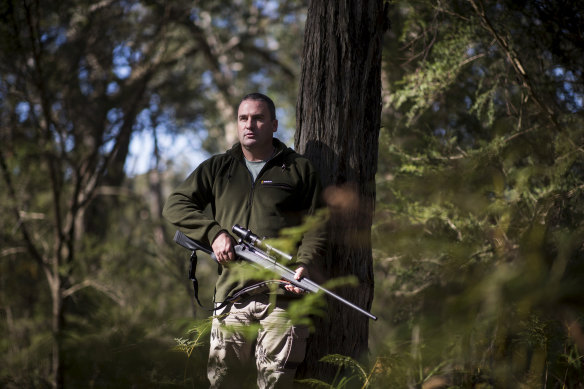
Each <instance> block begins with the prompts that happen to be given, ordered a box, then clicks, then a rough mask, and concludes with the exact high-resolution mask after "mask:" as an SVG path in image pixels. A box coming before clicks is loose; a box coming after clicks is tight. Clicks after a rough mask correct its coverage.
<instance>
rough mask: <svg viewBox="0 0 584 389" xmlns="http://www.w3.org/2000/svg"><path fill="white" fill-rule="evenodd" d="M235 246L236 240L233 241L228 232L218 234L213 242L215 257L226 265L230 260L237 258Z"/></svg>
mask: <svg viewBox="0 0 584 389" xmlns="http://www.w3.org/2000/svg"><path fill="white" fill-rule="evenodd" d="M233 246H235V242H234V241H233V238H232V237H231V235H229V234H228V233H227V232H222V233H220V234H219V235H217V237H216V238H215V240H214V241H213V243H212V244H211V248H212V249H213V253H215V257H217V262H219V263H220V264H221V265H223V266H225V265H227V264H228V263H229V262H231V261H233V260H235V251H234V249H233Z"/></svg>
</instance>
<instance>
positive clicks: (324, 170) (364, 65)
mask: <svg viewBox="0 0 584 389" xmlns="http://www.w3.org/2000/svg"><path fill="white" fill-rule="evenodd" d="M387 27H388V20H387V17H386V12H385V11H384V7H383V2H382V1H380V0H369V1H361V0H343V1H336V0H330V1H322V0H313V1H311V2H310V5H309V8H308V17H307V22H306V32H305V35H304V36H305V39H304V53H303V63H302V73H301V79H300V90H299V95H298V102H297V112H296V117H297V130H296V138H295V147H296V149H297V150H298V151H299V152H300V153H303V154H304V155H306V156H307V157H308V158H309V159H311V161H312V162H313V163H314V164H315V166H316V167H317V169H318V170H319V171H320V172H321V178H322V182H323V186H324V187H325V188H326V189H325V192H324V194H325V199H326V201H327V204H328V206H329V209H330V211H331V219H330V223H329V248H328V253H327V257H326V259H325V262H324V264H323V268H324V272H325V276H326V277H329V278H336V277H343V276H347V275H354V276H355V277H356V278H357V280H358V286H357V287H346V288H343V289H341V290H339V294H341V295H343V296H344V297H346V298H347V299H348V300H350V301H352V302H354V303H356V304H357V305H359V306H361V307H364V308H366V309H370V307H371V303H372V300H373V285H374V283H373V270H372V269H373V261H372V254H371V224H372V217H373V210H374V203H375V172H376V170H377V149H378V136H379V128H380V115H381V50H382V47H381V42H382V36H383V33H384V32H385V31H386V29H387ZM328 304H329V310H328V317H327V318H325V319H323V320H322V322H320V323H318V324H317V332H316V333H315V334H314V335H313V336H312V338H311V341H310V343H309V347H308V351H307V357H306V360H305V362H304V364H303V366H301V368H300V369H299V375H300V376H303V377H317V378H321V379H323V378H324V379H326V378H327V376H329V375H330V374H331V372H332V370H330V371H329V370H327V369H329V368H327V366H326V364H322V363H318V360H319V359H320V358H321V357H322V356H324V355H328V354H342V355H347V356H351V357H354V358H362V357H365V356H366V354H367V349H368V344H367V343H368V335H369V319H368V318H367V317H365V316H363V315H361V314H359V313H357V312H355V311H353V310H351V309H350V308H346V307H345V306H343V305H340V304H338V303H336V302H335V301H329V302H328ZM332 369H333V370H336V367H333V368H332Z"/></svg>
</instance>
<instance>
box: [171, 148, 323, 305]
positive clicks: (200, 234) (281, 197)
mask: <svg viewBox="0 0 584 389" xmlns="http://www.w3.org/2000/svg"><path fill="white" fill-rule="evenodd" d="M273 143H274V147H275V153H274V156H273V157H272V158H271V159H270V160H269V161H267V162H266V165H265V166H264V167H263V169H262V170H261V172H260V173H259V175H258V176H257V178H256V180H255V182H252V177H251V174H250V173H249V170H248V169H247V167H246V165H245V161H244V157H243V152H242V150H241V145H240V144H239V143H237V144H235V145H234V146H233V147H232V148H231V149H230V150H228V151H227V152H226V153H224V154H220V155H215V156H213V157H211V158H209V159H208V160H206V161H205V162H203V163H202V164H201V165H199V166H198V167H197V168H196V169H195V171H193V172H192V173H191V174H190V175H189V177H188V178H187V179H186V180H185V181H184V182H183V183H182V184H181V185H180V186H179V187H178V188H176V190H175V191H174V192H173V193H172V194H171V195H170V196H169V198H168V200H167V201H166V204H165V205H164V209H163V211H162V214H163V216H164V217H165V218H166V219H167V220H168V221H169V222H171V223H172V224H174V225H175V226H176V227H177V228H178V229H179V230H180V231H182V232H183V233H184V234H186V235H187V236H189V237H190V238H192V239H195V240H198V241H200V242H202V243H204V244H208V245H209V246H210V245H211V243H212V242H213V240H214V239H215V237H216V236H217V235H218V234H219V233H220V232H221V231H227V232H231V228H232V227H233V225H234V224H239V225H240V226H242V227H244V228H248V229H250V230H251V231H252V232H254V233H255V234H256V235H258V236H260V237H266V238H274V237H277V236H278V234H279V232H280V230H281V229H283V228H286V227H292V226H297V225H300V224H301V223H302V222H303V218H304V217H305V216H307V215H311V214H314V213H315V211H316V210H317V209H318V208H319V207H320V206H321V184H320V179H319V174H318V172H317V171H316V170H315V169H314V167H313V166H312V164H311V163H310V162H309V161H308V159H306V158H304V157H302V156H301V155H299V154H297V153H296V152H295V151H293V150H292V149H290V148H288V147H286V146H285V145H284V144H283V143H282V142H280V141H279V140H277V139H274V140H273ZM325 247H326V241H325V235H324V228H316V229H312V230H311V231H310V232H308V233H306V234H304V237H303V239H302V241H301V242H300V245H299V247H298V252H297V253H296V255H295V260H294V262H295V263H296V264H303V265H305V266H307V267H308V268H311V267H313V266H315V263H316V262H317V260H318V259H319V258H320V257H322V255H323V253H324V250H325ZM232 272H233V271H232V270H231V267H224V268H223V269H222V271H221V272H220V275H219V278H218V279H217V283H216V285H215V301H217V302H221V301H224V299H225V298H226V297H228V296H230V295H232V294H233V293H235V292H237V291H238V290H240V289H241V288H243V287H245V286H248V285H251V284H254V283H257V282H258V281H257V280H253V281H252V280H249V279H245V278H242V277H241V276H238V277H230V273H232Z"/></svg>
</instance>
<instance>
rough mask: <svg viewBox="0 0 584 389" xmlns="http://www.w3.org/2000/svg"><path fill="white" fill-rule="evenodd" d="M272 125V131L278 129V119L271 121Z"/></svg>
mask: <svg viewBox="0 0 584 389" xmlns="http://www.w3.org/2000/svg"><path fill="white" fill-rule="evenodd" d="M272 127H274V131H273V132H276V131H278V119H274V120H273V121H272Z"/></svg>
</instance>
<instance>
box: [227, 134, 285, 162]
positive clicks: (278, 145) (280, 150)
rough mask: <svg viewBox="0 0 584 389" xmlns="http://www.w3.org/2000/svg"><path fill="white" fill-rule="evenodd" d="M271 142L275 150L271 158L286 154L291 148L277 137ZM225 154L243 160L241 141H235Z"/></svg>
mask: <svg viewBox="0 0 584 389" xmlns="http://www.w3.org/2000/svg"><path fill="white" fill-rule="evenodd" d="M272 144H273V145H274V148H275V152H274V155H273V156H272V158H271V160H273V159H275V158H277V157H279V156H280V155H283V154H287V153H288V152H290V151H291V150H290V149H289V148H288V147H287V146H286V145H285V144H284V143H282V142H281V141H280V140H279V139H278V138H274V139H273V140H272ZM227 154H228V155H230V156H231V157H233V158H235V159H237V160H243V151H242V150H241V143H239V142H237V143H235V144H234V145H233V146H232V147H231V149H229V150H227Z"/></svg>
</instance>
